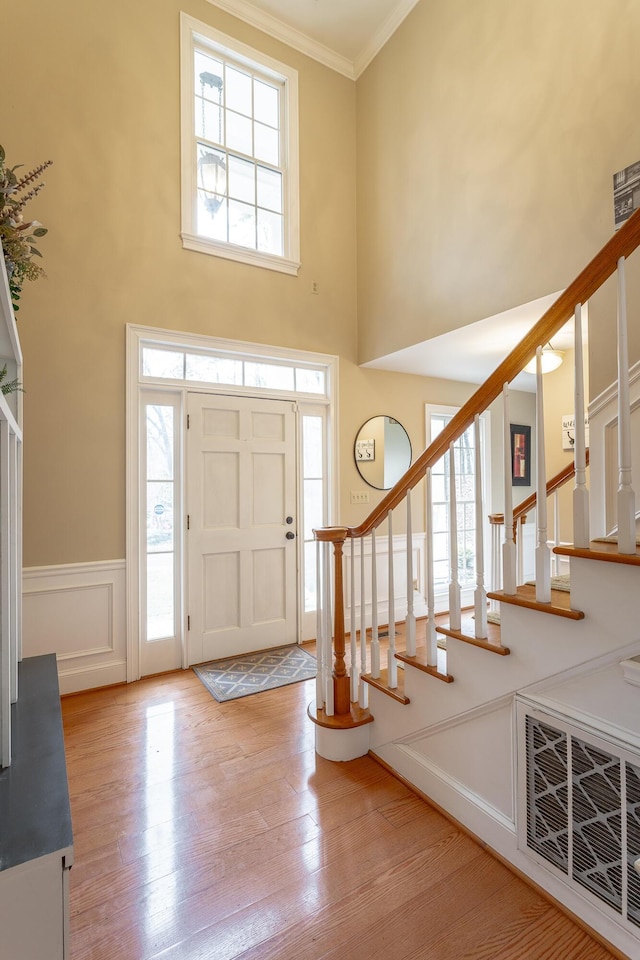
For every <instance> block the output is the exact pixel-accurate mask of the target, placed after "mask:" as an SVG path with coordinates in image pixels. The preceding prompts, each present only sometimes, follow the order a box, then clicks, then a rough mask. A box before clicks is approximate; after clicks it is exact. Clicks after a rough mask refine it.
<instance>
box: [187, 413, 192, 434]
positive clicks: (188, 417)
mask: <svg viewBox="0 0 640 960" xmlns="http://www.w3.org/2000/svg"><path fill="white" fill-rule="evenodd" d="M190 426H191V414H189V413H188V414H187V430H188V429H189V427H190Z"/></svg>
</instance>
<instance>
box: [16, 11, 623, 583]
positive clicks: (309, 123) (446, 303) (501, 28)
mask: <svg viewBox="0 0 640 960" xmlns="http://www.w3.org/2000/svg"><path fill="white" fill-rule="evenodd" d="M180 10H184V11H185V12H187V13H189V14H191V15H192V16H195V17H197V18H199V19H202V20H205V21H207V22H208V23H210V24H212V25H213V26H215V27H216V28H218V29H220V30H222V31H224V32H227V33H230V34H232V35H234V36H236V37H237V38H238V39H240V40H241V41H243V42H245V43H248V44H250V45H252V46H255V47H257V48H258V49H263V50H264V51H265V52H266V53H267V54H269V55H270V56H272V57H275V58H276V59H280V60H283V61H285V62H287V63H289V64H290V65H291V66H293V67H295V68H296V69H297V70H298V71H299V92H300V151H301V252H302V261H303V265H302V268H301V270H300V275H299V276H298V277H297V278H295V277H289V276H285V275H282V274H278V273H274V272H271V271H268V270H261V269H256V268H251V267H248V266H245V265H241V264H235V263H231V262H229V261H225V260H221V259H217V258H215V257H209V256H206V255H202V254H198V253H194V252H191V251H186V250H183V249H182V246H181V242H180V237H179V232H180V209H179V57H178V33H179V12H180ZM617 13H618V19H617V20H616V22H615V24H614V22H613V16H612V14H611V13H610V11H609V7H607V6H606V5H604V4H602V3H600V2H598V0H583V2H581V3H580V4H578V2H577V0H561V2H557V0H555V2H552V0H538V3H537V4H536V5H535V9H533V8H527V9H526V10H525V8H524V7H523V6H522V5H520V4H517V5H516V4H513V3H512V2H510V0H483V3H482V4H478V3H477V2H476V0H450V2H448V3H447V4H440V5H434V4H431V3H425V2H424V0H423V2H422V3H420V4H419V5H418V6H417V7H416V8H415V10H414V12H413V13H412V14H411V15H410V17H409V18H408V19H407V21H406V22H405V23H404V24H403V26H402V27H401V28H400V30H399V31H398V33H397V34H396V36H394V37H393V38H392V40H391V41H390V43H389V44H388V46H387V47H386V48H385V49H384V50H383V51H382V52H381V53H380V55H379V56H378V58H377V59H376V60H375V61H374V63H373V64H372V65H371V66H370V67H369V69H368V70H367V71H366V73H365V75H364V76H363V77H362V78H361V79H360V81H359V82H358V83H357V84H354V83H352V82H351V81H348V80H347V79H345V78H344V77H341V76H339V75H338V74H336V73H334V72H332V71H330V70H328V69H326V68H324V67H322V66H320V65H319V64H317V63H315V62H314V61H312V60H309V59H307V58H306V57H304V56H303V55H301V54H299V53H297V52H295V51H293V50H291V49H289V48H287V47H286V46H285V45H283V44H281V43H279V42H277V41H275V40H272V39H270V38H268V37H266V36H265V35H263V34H261V33H260V32H259V31H256V30H254V29H252V28H250V27H249V26H247V25H246V24H243V23H242V22H241V21H238V20H236V19H235V18H233V17H231V16H229V15H228V14H225V13H223V12H222V11H220V10H219V9H218V8H216V7H215V6H213V5H211V4H209V3H207V2H205V0H183V2H180V0H136V2H135V3H133V4H132V3H127V2H125V0H112V2H111V3H110V4H109V8H108V14H107V15H105V12H104V10H103V9H102V8H100V9H98V8H96V7H95V5H93V4H80V3H78V2H77V0H58V2H56V3H55V4H50V3H45V2H42V0H37V2H33V3H28V4H25V3H24V2H23V0H5V3H4V6H3V14H4V22H5V23H7V24H10V31H9V33H10V36H11V42H10V43H9V42H8V43H6V44H5V45H4V50H3V55H2V57H0V88H1V89H2V91H3V110H2V114H3V116H2V133H1V137H2V143H3V145H4V147H5V148H6V150H7V154H8V159H9V161H10V162H11V163H24V164H25V168H26V169H29V168H31V167H32V166H34V165H35V164H36V163H38V162H39V161H41V160H44V159H47V158H51V159H52V160H53V161H54V166H53V167H52V168H51V169H50V170H49V171H47V177H46V181H47V187H46V190H45V191H44V192H43V193H42V194H41V196H40V197H38V198H37V201H36V202H35V203H34V204H32V206H31V209H30V213H31V214H32V215H34V216H37V217H38V219H40V220H41V221H42V222H43V223H44V224H45V225H46V226H47V227H48V228H49V231H50V232H49V235H48V236H47V237H46V238H44V239H43V240H42V241H41V243H40V247H41V249H42V252H43V253H44V256H45V259H44V261H43V263H44V266H45V268H46V270H47V273H48V280H46V281H41V282H39V283H37V284H33V285H27V287H26V289H25V291H24V295H23V301H22V309H21V311H20V319H19V326H20V334H21V338H22V343H23V349H24V355H25V375H24V382H25V388H26V393H25V397H24V400H25V426H26V434H27V437H28V441H29V442H28V444H27V445H26V452H25V468H26V469H25V551H24V560H25V565H26V566H33V565H40V564H52V563H64V562H81V561H90V560H101V559H115V558H119V557H122V556H123V555H124V551H125V482H124V480H125V477H124V471H125V449H124V440H125V420H124V410H125V396H124V394H125V379H124V372H125V371H124V367H125V364H124V351H125V324H126V323H127V322H132V323H136V324H149V325H152V326H156V327H166V328H168V329H177V330H185V331H188V332H194V333H205V334H209V335H213V336H221V337H233V338H237V339H246V340H250V341H258V342H264V343H272V344H276V345H281V346H290V347H292V348H300V349H309V350H314V351H320V352H327V353H332V354H338V355H339V356H340V358H341V374H340V388H341V406H340V423H339V431H340V450H341V467H342V472H341V479H340V484H341V488H340V497H341V505H340V509H339V511H338V514H339V519H340V520H341V522H345V523H349V524H355V523H358V522H360V520H362V519H363V518H364V516H365V515H366V513H367V512H368V511H367V508H365V507H360V506H352V505H351V504H350V503H349V493H350V490H351V489H360V488H361V487H362V486H363V483H362V480H361V478H360V477H359V475H358V474H357V472H356V468H355V465H354V463H353V456H352V445H353V438H354V436H355V434H356V432H357V429H358V427H359V426H360V425H361V424H362V422H363V421H364V420H365V419H367V418H368V417H370V416H372V415H374V414H375V413H388V414H390V415H391V416H394V417H396V418H397V419H398V420H400V421H401V422H402V423H403V424H404V425H405V426H406V427H407V429H408V431H409V434H410V437H411V441H412V445H413V448H414V455H415V454H416V453H417V452H419V451H420V450H421V449H422V445H423V442H424V403H425V402H437V403H450V404H456V405H457V404H460V403H462V402H463V401H464V400H465V399H466V398H467V396H468V395H469V393H471V392H472V390H473V389H474V388H472V387H468V386H465V385H460V384H454V383H450V382H448V381H440V380H426V379H424V378H421V377H401V376H399V375H393V374H387V373H382V372H380V371H372V370H365V369H362V368H358V367H357V366H356V361H357V349H358V347H357V341H358V339H359V342H360V354H361V357H362V358H367V357H371V356H375V355H378V354H380V353H384V352H386V351H388V350H391V349H396V348H398V347H400V346H405V345H406V344H408V343H411V342H415V341H416V340H423V339H425V338H426V337H427V336H430V335H433V334H434V333H438V332H441V331H442V330H444V329H449V328H450V327H452V326H456V325H459V324H464V323H467V322H469V321H471V320H476V319H478V318H480V317H482V316H486V315H487V314H490V313H495V312H497V311H498V310H501V309H503V308H505V307H509V306H513V305H514V304H515V303H519V302H522V301H523V300H530V299H532V298H534V297H537V296H540V295H542V294H545V293H548V292H549V290H552V289H557V288H558V287H559V286H562V284H563V283H565V282H566V280H567V277H568V275H569V276H570V275H571V274H573V273H574V272H576V270H577V269H578V268H579V267H581V266H582V262H583V260H584V258H585V256H586V255H587V254H590V253H592V252H593V250H594V249H595V247H597V246H599V244H600V243H601V242H602V240H603V239H605V238H606V236H607V235H608V234H609V232H610V227H611V216H612V214H611V208H612V201H611V174H612V173H613V171H614V170H617V169H619V168H620V167H622V166H624V165H626V164H627V163H629V162H632V161H633V160H635V159H637V158H638V157H640V132H639V131H638V129H637V125H636V124H633V123H631V122H630V121H629V118H630V117H632V116H634V115H635V114H634V111H635V103H636V102H637V93H638V75H637V71H638V69H640V68H638V67H637V66H636V64H637V58H636V57H635V49H634V43H633V37H634V36H637V33H638V31H637V30H636V29H635V28H636V27H637V26H640V10H639V9H637V7H636V5H635V4H633V3H623V4H621V5H620V8H619V9H618V11H617ZM574 15H575V20H573V19H572V17H574ZM609 20H611V22H609ZM620 23H624V24H625V29H624V30H621V29H619V25H620ZM567 37H571V40H572V43H571V46H570V47H569V50H570V51H573V52H572V53H571V55H568V54H567V49H566V48H565V46H563V45H564V44H565V42H566V40H567ZM574 40H575V42H574ZM552 67H554V68H556V69H552ZM514 78H515V79H516V80H517V82H514ZM632 104H633V109H632V108H631V105H632ZM356 110H358V120H359V123H358V129H357V131H356ZM587 118H588V120H589V122H587ZM356 133H357V136H356ZM356 148H357V150H358V163H359V166H358V168H357V169H356ZM356 174H357V181H356ZM356 183H357V191H356ZM356 192H357V194H358V209H357V211H356ZM585 204H586V207H585ZM356 212H357V214H358V235H357V240H358V255H359V257H360V258H361V270H360V276H359V282H358V286H357V287H356ZM523 224H524V225H526V226H527V231H528V232H527V235H526V236H525V237H524V239H523V232H522V227H523ZM516 241H517V242H516ZM505 258H506V259H507V260H508V263H509V270H508V271H506V272H505V271H504V270H502V269H499V267H500V265H501V264H503V263H504V262H505ZM462 262H464V263H465V266H464V269H461V268H460V264H461V263H462ZM312 281H316V282H317V283H318V285H319V290H320V293H319V295H317V296H315V295H312V294H311V284H312ZM356 292H357V294H358V298H359V301H358V311H359V322H358V325H357V324H356ZM605 312H606V311H605ZM610 312H611V311H610V310H609V311H608V313H609V314H610ZM592 348H593V349H594V350H596V356H598V353H597V347H593V340H592ZM527 402H528V401H527ZM523 422H527V421H526V420H524V419H523ZM370 492H371V500H370V505H369V508H370V506H371V505H373V503H374V502H375V501H376V497H377V496H378V494H376V492H375V491H373V489H371V491H370ZM494 493H495V491H494ZM494 509H499V506H498V505H497V504H494Z"/></svg>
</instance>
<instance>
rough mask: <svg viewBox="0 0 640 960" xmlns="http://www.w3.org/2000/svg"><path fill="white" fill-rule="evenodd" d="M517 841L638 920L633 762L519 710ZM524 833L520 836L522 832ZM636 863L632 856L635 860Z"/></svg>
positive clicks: (639, 842) (637, 776)
mask: <svg viewBox="0 0 640 960" xmlns="http://www.w3.org/2000/svg"><path fill="white" fill-rule="evenodd" d="M524 732H525V745H526V788H525V789H526V818H525V819H526V829H525V827H524V826H523V827H521V834H520V835H521V844H522V842H523V839H524V844H525V846H526V848H527V850H528V851H531V852H533V853H534V854H536V855H537V856H539V857H542V858H543V859H544V860H545V861H547V862H548V863H550V864H553V866H554V867H555V868H556V869H557V870H559V871H560V872H561V873H562V874H563V875H564V877H565V878H566V880H567V882H568V883H570V884H571V885H574V884H577V885H579V886H580V887H581V888H582V889H584V890H587V891H588V892H589V893H590V894H591V895H592V896H593V897H595V898H597V900H598V901H599V902H600V903H602V904H606V905H607V906H608V907H609V908H611V909H612V910H614V911H615V912H616V914H618V915H619V917H620V919H621V921H622V922H623V923H624V924H625V926H626V924H627V923H630V924H633V925H634V926H635V927H640V874H639V873H638V867H637V866H636V861H639V858H640V763H639V762H638V761H637V758H635V759H636V763H634V762H632V757H631V756H630V755H629V753H628V751H626V750H625V749H624V748H622V747H617V746H616V745H615V744H611V743H607V742H604V741H600V740H599V739H598V738H596V737H592V736H591V735H590V734H588V733H586V732H583V731H581V730H580V729H579V728H576V727H574V726H572V725H570V724H565V723H564V722H563V721H561V720H557V719H556V718H550V722H548V723H547V722H545V721H542V720H541V719H539V715H537V716H536V717H533V716H530V715H527V716H526V717H525V731H524ZM523 834H524V837H523ZM638 866H640V862H639V864H638Z"/></svg>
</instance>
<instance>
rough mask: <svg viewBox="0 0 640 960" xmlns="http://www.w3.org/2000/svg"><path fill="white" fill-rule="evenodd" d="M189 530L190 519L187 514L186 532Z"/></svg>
mask: <svg viewBox="0 0 640 960" xmlns="http://www.w3.org/2000/svg"><path fill="white" fill-rule="evenodd" d="M190 529H191V517H190V516H189V514H187V530H190Z"/></svg>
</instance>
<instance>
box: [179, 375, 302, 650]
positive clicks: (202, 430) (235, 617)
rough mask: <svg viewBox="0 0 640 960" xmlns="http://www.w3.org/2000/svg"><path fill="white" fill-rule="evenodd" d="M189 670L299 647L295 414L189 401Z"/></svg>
mask: <svg viewBox="0 0 640 960" xmlns="http://www.w3.org/2000/svg"><path fill="white" fill-rule="evenodd" d="M188 414H189V429H188V431H187V471H188V481H187V514H188V527H189V529H188V532H187V540H188V584H189V588H188V608H187V613H188V617H189V631H188V660H189V664H193V663H203V662H206V661H208V660H218V659H220V658H222V657H228V656H234V655H237V654H242V653H248V652H251V651H253V650H265V649H268V648H270V647H276V646H279V645H281V644H286V643H295V642H296V639H297V630H296V620H297V599H296V598H297V589H296V566H297V564H296V533H297V524H296V439H295V437H296V413H295V405H294V404H293V403H292V402H291V401H286V400H260V399H256V398H251V397H224V396H210V395H206V394H193V393H192V394H189V397H188Z"/></svg>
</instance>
